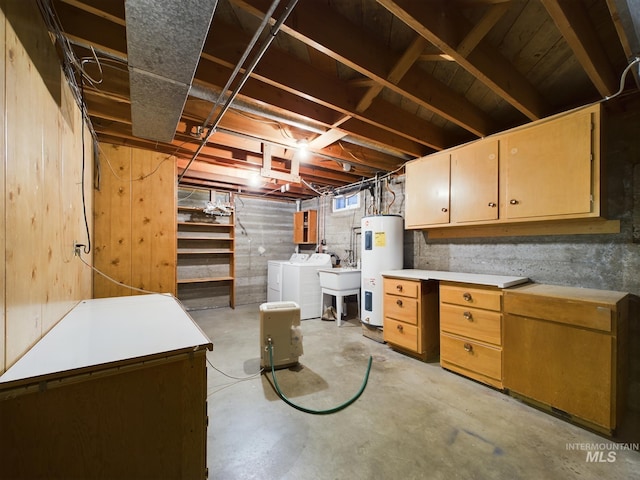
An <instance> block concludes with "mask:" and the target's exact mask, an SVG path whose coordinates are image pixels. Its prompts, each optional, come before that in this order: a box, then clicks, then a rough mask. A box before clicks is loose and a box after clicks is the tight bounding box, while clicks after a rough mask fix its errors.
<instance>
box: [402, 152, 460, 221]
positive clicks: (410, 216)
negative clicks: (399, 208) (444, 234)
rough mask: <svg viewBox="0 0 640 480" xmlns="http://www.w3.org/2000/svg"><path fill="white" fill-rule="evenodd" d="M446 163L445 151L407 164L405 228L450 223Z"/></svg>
mask: <svg viewBox="0 0 640 480" xmlns="http://www.w3.org/2000/svg"><path fill="white" fill-rule="evenodd" d="M449 160H450V154H449V152H446V153H437V154H434V155H430V156H428V157H423V158H420V159H418V160H414V161H413V162H409V163H407V166H406V167H405V168H406V186H405V193H406V198H405V202H406V208H405V217H404V219H405V228H417V227H421V226H423V225H440V224H447V223H449V172H450V165H449Z"/></svg>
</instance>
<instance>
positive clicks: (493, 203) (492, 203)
mask: <svg viewBox="0 0 640 480" xmlns="http://www.w3.org/2000/svg"><path fill="white" fill-rule="evenodd" d="M487 206H489V207H491V208H495V207H496V203H495V202H489V203H488V204H487Z"/></svg>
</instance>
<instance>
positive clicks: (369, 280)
mask: <svg viewBox="0 0 640 480" xmlns="http://www.w3.org/2000/svg"><path fill="white" fill-rule="evenodd" d="M361 227H362V228H361V234H362V248H361V250H360V252H361V254H360V255H361V264H362V265H361V271H362V292H361V298H362V305H361V309H360V312H361V314H360V317H361V319H362V322H363V323H366V324H369V325H372V326H378V327H381V326H382V318H383V317H382V297H383V293H384V292H383V290H382V276H381V275H380V272H382V271H384V270H398V269H401V268H402V248H403V233H404V222H403V220H402V217H401V216H400V215H372V216H369V217H363V218H362V223H361Z"/></svg>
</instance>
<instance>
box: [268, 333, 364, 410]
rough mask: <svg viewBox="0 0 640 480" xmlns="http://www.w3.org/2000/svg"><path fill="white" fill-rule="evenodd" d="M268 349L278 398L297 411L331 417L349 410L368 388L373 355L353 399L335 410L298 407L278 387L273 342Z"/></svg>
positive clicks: (334, 408)
mask: <svg viewBox="0 0 640 480" xmlns="http://www.w3.org/2000/svg"><path fill="white" fill-rule="evenodd" d="M267 349H268V350H269V363H270V364H271V377H273V385H274V387H275V389H276V392H277V393H278V396H279V397H280V398H281V399H282V400H283V401H284V402H285V403H286V404H287V405H289V406H290V407H293V408H295V409H296V410H300V411H301V412H304V413H310V414H312V415H329V414H332V413H336V412H339V411H340V410H344V409H345V408H347V407H348V406H349V405H351V404H352V403H353V402H355V401H356V400H357V399H358V398H360V395H362V392H364V389H365V387H366V386H367V382H368V381H369V372H370V371H371V363H372V362H373V357H371V355H369V363H368V365H367V373H366V374H365V376H364V380H363V381H362V385H361V386H360V390H358V391H357V392H356V394H355V395H354V396H353V397H351V398H350V399H349V400H347V401H346V402H344V403H341V404H340V405H338V406H336V407H333V408H329V409H326V410H312V409H311V408H306V407H303V406H301V405H298V404H296V403H293V402H292V401H291V400H289V399H288V398H287V397H286V396H285V394H284V393H282V390H280V386H279V385H278V379H277V378H276V367H275V365H274V364H273V344H272V343H271V342H269V344H268V345H267Z"/></svg>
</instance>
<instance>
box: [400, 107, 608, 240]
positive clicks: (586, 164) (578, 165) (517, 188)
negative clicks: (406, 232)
mask: <svg viewBox="0 0 640 480" xmlns="http://www.w3.org/2000/svg"><path fill="white" fill-rule="evenodd" d="M600 108H601V107H600V105H599V104H598V105H592V106H589V107H585V108H583V109H580V110H576V111H574V112H570V113H567V114H562V115H558V116H555V117H553V118H551V119H545V120H541V121H538V122H535V123H533V124H530V125H527V126H523V127H519V128H515V129H512V130H509V131H507V132H504V133H500V134H496V135H493V136H491V137H487V138H484V139H480V140H478V141H475V142H472V143H469V144H467V145H465V146H463V147H458V148H453V149H450V150H447V151H444V152H438V153H436V154H433V155H429V156H427V157H422V158H420V159H417V160H414V161H412V162H409V163H408V164H407V165H406V210H405V226H406V228H439V227H452V226H466V225H492V224H493V225H497V224H508V223H509V224H515V223H522V222H527V221H528V222H533V221H540V220H556V219H585V218H591V217H599V216H600V215H601V210H600V200H601V199H600Z"/></svg>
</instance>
